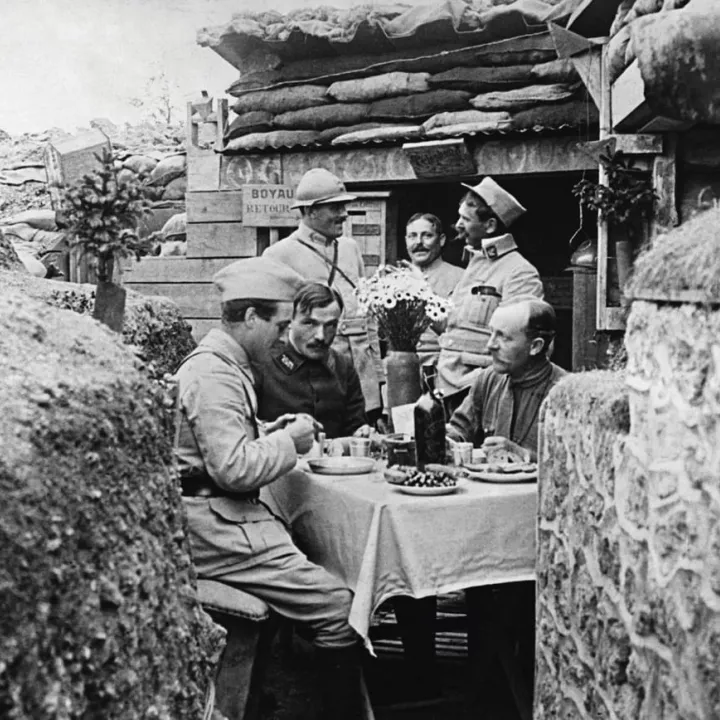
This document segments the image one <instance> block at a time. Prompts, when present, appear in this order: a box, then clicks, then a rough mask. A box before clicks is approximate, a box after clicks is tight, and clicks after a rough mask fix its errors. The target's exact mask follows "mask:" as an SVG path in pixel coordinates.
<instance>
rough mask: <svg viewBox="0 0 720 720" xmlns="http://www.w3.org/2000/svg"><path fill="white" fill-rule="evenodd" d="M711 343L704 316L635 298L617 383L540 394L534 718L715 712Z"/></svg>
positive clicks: (717, 638) (718, 546)
mask: <svg viewBox="0 0 720 720" xmlns="http://www.w3.org/2000/svg"><path fill="white" fill-rule="evenodd" d="M718 337H720V313H718V312H715V311H713V310H711V309H709V308H707V307H706V308H701V307H697V306H687V305H670V304H665V305H662V304H658V305H656V304H654V303H647V302H638V301H636V302H635V303H634V304H633V307H632V311H631V314H630V317H629V321H628V328H627V335H626V346H627V351H628V366H627V376H626V377H625V378H623V377H621V376H619V375H613V374H609V373H608V374H598V373H588V374H582V375H577V376H574V377H571V378H569V379H568V380H566V381H564V382H563V383H561V384H559V385H558V387H557V388H556V389H554V390H553V392H552V393H551V395H550V397H549V398H548V401H547V404H546V406H545V408H544V414H543V431H542V437H541V444H540V463H541V469H540V506H539V507H540V511H539V512H540V517H539V547H538V647H537V655H536V657H537V681H536V682H537V684H536V700H535V703H536V707H535V711H536V717H563V718H565V717H567V718H588V719H590V718H592V719H593V720H595V719H597V718H619V719H627V720H664V719H669V718H684V719H685V720H700V719H701V718H702V719H703V720H705V719H708V718H718V717H720V674H719V673H718V668H720V442H718V440H720V347H719V346H718V345H717V338H718ZM628 413H629V415H628Z"/></svg>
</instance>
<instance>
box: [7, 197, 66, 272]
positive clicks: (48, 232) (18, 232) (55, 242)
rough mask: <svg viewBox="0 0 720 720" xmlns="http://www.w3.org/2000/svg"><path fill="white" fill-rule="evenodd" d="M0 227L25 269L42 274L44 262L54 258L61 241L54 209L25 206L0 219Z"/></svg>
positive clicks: (62, 235)
mask: <svg viewBox="0 0 720 720" xmlns="http://www.w3.org/2000/svg"><path fill="white" fill-rule="evenodd" d="M0 231H2V233H3V235H4V236H5V239H6V240H7V241H9V242H10V243H11V244H12V245H13V247H14V249H15V252H16V253H17V255H18V257H19V258H20V260H21V262H22V263H23V265H24V266H25V267H26V268H27V270H28V272H30V273H31V274H32V275H35V276H36V277H45V276H46V273H47V268H46V266H45V264H44V263H45V262H47V263H48V265H49V264H50V261H51V260H53V259H54V258H55V255H56V253H57V252H58V251H59V250H60V249H61V246H63V245H64V240H65V233H64V232H63V231H62V230H60V229H59V228H58V225H57V222H56V218H55V211H54V210H46V209H33V210H25V211H23V212H20V213H17V214H15V215H12V216H11V217H9V218H5V219H4V220H2V221H0Z"/></svg>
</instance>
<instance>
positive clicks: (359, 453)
mask: <svg viewBox="0 0 720 720" xmlns="http://www.w3.org/2000/svg"><path fill="white" fill-rule="evenodd" d="M350 455H351V456H352V457H370V438H355V437H354V438H350Z"/></svg>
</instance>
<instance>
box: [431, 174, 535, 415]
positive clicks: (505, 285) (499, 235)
mask: <svg viewBox="0 0 720 720" xmlns="http://www.w3.org/2000/svg"><path fill="white" fill-rule="evenodd" d="M463 187H465V188H467V190H468V192H467V193H466V194H465V196H464V197H463V199H462V201H461V203H460V208H459V211H458V215H459V217H458V221H457V223H456V224H455V229H456V231H457V234H458V238H459V239H460V240H462V241H463V242H464V243H465V245H466V248H467V251H468V253H469V254H470V262H469V263H468V266H467V268H466V269H465V272H464V274H463V276H462V278H461V279H460V282H459V283H458V284H457V287H456V288H455V290H454V291H453V296H452V298H453V309H452V310H451V312H450V315H449V317H448V320H447V324H446V327H445V328H444V329H445V332H444V334H443V335H441V336H440V356H439V358H438V363H437V373H438V374H437V381H436V382H437V388H438V389H439V390H442V392H443V393H444V395H445V397H446V398H447V400H446V403H447V406H448V409H449V410H450V411H451V412H452V410H454V409H455V408H457V406H458V405H459V404H460V402H462V400H463V399H464V397H465V395H466V394H467V392H468V390H469V388H470V386H471V385H472V383H473V381H474V380H475V378H476V377H477V375H478V374H479V373H480V371H481V370H482V369H483V368H485V367H488V366H489V365H490V362H491V359H490V354H489V352H488V348H487V342H488V338H489V337H490V331H489V328H488V320H489V319H490V317H491V315H492V314H493V311H494V310H495V308H496V307H497V306H498V305H499V304H500V303H501V302H506V301H508V300H511V299H512V298H516V297H521V296H531V297H537V298H539V299H542V297H543V286H542V282H541V281H540V276H539V274H538V271H537V270H536V269H535V267H534V266H533V265H531V264H530V263H529V262H528V261H527V260H526V259H525V258H524V257H523V256H522V255H521V254H520V251H519V250H518V246H517V245H516V243H515V239H514V238H513V236H512V235H511V234H510V232H509V231H508V229H509V228H510V227H511V226H512V224H513V223H514V222H515V221H516V220H517V219H518V218H519V217H521V216H522V215H523V214H524V213H525V208H524V207H523V206H522V205H521V204H520V203H519V202H518V201H517V200H516V199H515V198H514V197H513V196H512V195H511V194H510V193H509V192H507V191H506V190H504V189H503V188H502V187H500V185H498V184H497V183H496V182H495V181H494V180H493V179H492V178H490V177H486V178H485V179H484V180H483V181H482V182H480V183H479V184H478V185H475V186H471V185H465V184H464V183H463ZM438 329H439V330H441V329H443V328H438Z"/></svg>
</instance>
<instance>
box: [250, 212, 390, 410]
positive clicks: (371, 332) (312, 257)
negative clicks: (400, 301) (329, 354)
mask: <svg viewBox="0 0 720 720" xmlns="http://www.w3.org/2000/svg"><path fill="white" fill-rule="evenodd" d="M336 250H337V258H335V252H336ZM263 257H268V258H271V259H272V260H275V261H277V262H281V263H284V264H285V265H288V266H289V267H291V268H292V269H293V270H295V271H296V272H298V273H299V274H300V275H302V276H303V277H304V278H305V279H307V280H311V281H313V282H319V283H327V282H328V280H329V278H330V277H331V275H332V276H333V277H332V280H333V281H332V287H334V288H335V289H336V290H337V291H338V292H339V293H340V295H341V296H342V299H343V303H344V305H345V311H344V313H343V316H342V319H341V320H340V325H339V326H338V332H337V335H336V336H335V341H334V342H333V347H334V348H335V349H336V350H337V351H338V352H340V353H342V354H343V355H344V356H345V357H347V358H348V359H349V360H350V361H351V362H352V364H353V365H354V367H355V370H356V371H357V374H358V376H359V378H360V384H361V386H362V393H363V397H364V398H365V409H366V410H368V411H370V410H374V409H376V408H379V407H381V404H382V403H381V399H380V382H381V380H382V378H383V371H382V364H381V360H380V350H379V345H378V342H377V331H376V329H375V325H374V323H372V322H370V323H368V321H367V318H366V317H365V316H364V315H363V314H362V313H361V312H360V309H359V307H358V301H357V297H356V296H355V288H356V287H357V284H358V282H359V280H360V278H361V277H363V276H364V274H365V266H364V263H363V259H362V255H361V253H360V248H359V247H358V245H357V243H356V242H355V241H354V240H353V239H352V238H347V237H340V238H338V239H337V240H335V241H329V240H328V239H327V238H326V237H324V236H323V235H321V234H320V233H317V232H315V231H314V230H312V229H311V228H309V227H308V226H307V225H305V224H304V223H302V222H301V223H300V226H299V227H298V229H297V230H296V231H295V232H293V233H292V234H291V235H289V236H288V237H286V238H284V239H283V240H280V242H278V243H275V244H274V245H271V246H270V247H269V248H268V249H267V250H265V252H264V253H263ZM332 265H336V266H337V268H338V270H336V271H335V272H333V271H332Z"/></svg>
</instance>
